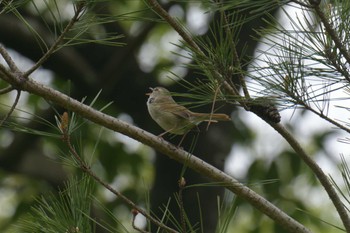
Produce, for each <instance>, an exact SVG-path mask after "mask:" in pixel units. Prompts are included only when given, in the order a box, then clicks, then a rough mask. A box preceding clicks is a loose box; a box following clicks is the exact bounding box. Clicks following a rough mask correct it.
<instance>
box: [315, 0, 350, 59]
mask: <svg viewBox="0 0 350 233" xmlns="http://www.w3.org/2000/svg"><path fill="white" fill-rule="evenodd" d="M312 6H313V9H315V12H316V14H317V15H318V17H319V18H320V19H321V22H322V23H323V26H324V28H325V30H326V32H327V33H328V34H329V36H330V37H331V38H332V40H333V41H334V44H335V46H336V47H337V49H339V52H340V53H341V54H342V55H343V56H344V58H345V60H346V61H347V63H348V64H350V53H349V51H348V50H347V49H346V47H345V45H344V44H343V43H342V41H341V39H340V38H339V36H338V35H337V33H336V31H335V29H334V28H333V26H332V25H331V24H330V23H329V21H328V18H327V17H326V16H325V14H324V13H323V11H322V10H321V8H320V6H319V4H315V5H312Z"/></svg>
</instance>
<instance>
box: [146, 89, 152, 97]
mask: <svg viewBox="0 0 350 233" xmlns="http://www.w3.org/2000/svg"><path fill="white" fill-rule="evenodd" d="M149 89H150V90H151V91H153V88H152V87H150V88H149ZM151 94H152V92H149V93H146V95H151Z"/></svg>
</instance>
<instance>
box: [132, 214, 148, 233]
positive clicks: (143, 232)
mask: <svg viewBox="0 0 350 233" xmlns="http://www.w3.org/2000/svg"><path fill="white" fill-rule="evenodd" d="M131 212H132V223H131V225H132V227H133V228H134V229H135V230H137V231H138V232H141V233H150V232H148V231H145V230H143V229H141V228H139V227H137V226H136V225H135V220H136V216H137V215H138V214H139V212H138V211H137V210H135V209H133V210H132V211H131Z"/></svg>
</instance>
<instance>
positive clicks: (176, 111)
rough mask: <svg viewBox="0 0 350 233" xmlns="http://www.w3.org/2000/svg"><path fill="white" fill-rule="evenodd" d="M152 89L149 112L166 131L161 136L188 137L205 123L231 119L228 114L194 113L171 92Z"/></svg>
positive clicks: (148, 104) (159, 88) (148, 106)
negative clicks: (187, 135) (179, 102)
mask: <svg viewBox="0 0 350 233" xmlns="http://www.w3.org/2000/svg"><path fill="white" fill-rule="evenodd" d="M150 89H151V90H152V92H151V93H147V94H146V95H149V98H148V100H147V108H148V112H149V114H150V115H151V117H152V119H153V120H154V121H155V122H157V124H158V125H159V126H160V127H162V128H163V129H164V130H165V132H164V133H162V134H161V135H159V136H163V135H164V134H166V133H172V134H177V135H183V134H185V135H186V133H188V132H189V131H190V130H191V129H192V128H193V127H195V126H197V125H198V124H200V123H201V122H203V121H207V122H217V121H229V120H230V117H229V116H228V115H226V114H218V113H213V114H212V113H197V112H192V111H190V110H189V109H187V108H186V107H184V106H182V105H179V104H177V103H176V102H175V101H174V99H173V97H171V94H170V92H169V91H168V90H167V89H165V88H163V87H155V88H150ZM182 140H183V138H182ZM182 140H181V142H182ZM181 142H180V144H181Z"/></svg>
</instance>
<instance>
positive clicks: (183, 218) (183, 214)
mask: <svg viewBox="0 0 350 233" xmlns="http://www.w3.org/2000/svg"><path fill="white" fill-rule="evenodd" d="M185 186H186V181H185V178H184V177H181V178H180V180H179V193H178V198H179V200H178V201H179V207H180V222H181V230H182V232H186V212H185V207H184V202H183V190H184V188H185Z"/></svg>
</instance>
